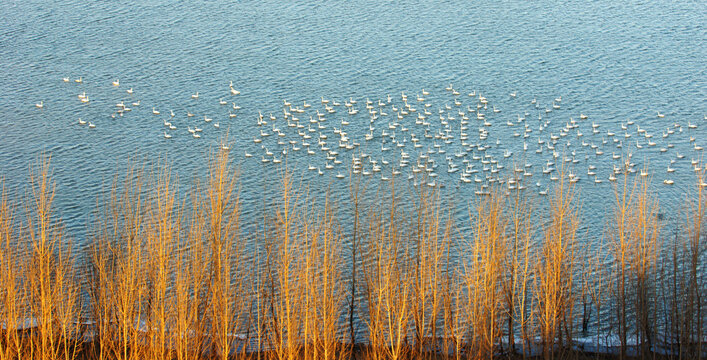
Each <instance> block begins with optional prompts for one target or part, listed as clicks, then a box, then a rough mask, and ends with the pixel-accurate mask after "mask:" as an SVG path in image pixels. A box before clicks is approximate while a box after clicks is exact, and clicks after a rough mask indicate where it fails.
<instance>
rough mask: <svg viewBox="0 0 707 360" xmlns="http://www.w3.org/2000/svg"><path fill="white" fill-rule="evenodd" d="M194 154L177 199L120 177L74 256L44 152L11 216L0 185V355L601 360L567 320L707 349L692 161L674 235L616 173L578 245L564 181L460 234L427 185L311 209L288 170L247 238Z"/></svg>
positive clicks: (220, 187)
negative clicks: (593, 227) (593, 226)
mask: <svg viewBox="0 0 707 360" xmlns="http://www.w3.org/2000/svg"><path fill="white" fill-rule="evenodd" d="M209 161H210V166H209V170H208V172H207V173H206V176H205V177H204V179H199V180H196V181H195V183H196V186H195V187H194V188H193V189H191V190H189V191H187V192H182V191H180V189H179V182H178V180H177V178H176V177H175V176H174V175H173V173H172V170H171V168H170V166H169V165H167V164H165V163H162V164H161V165H158V166H153V167H150V168H149V170H145V168H143V167H141V166H135V165H134V164H133V165H132V166H129V170H128V171H127V172H126V173H124V174H122V175H121V176H116V178H115V180H114V182H113V185H112V186H111V187H110V190H109V193H107V194H105V195H104V196H103V197H101V198H100V199H99V201H98V204H99V205H98V207H97V210H96V213H95V216H94V217H93V220H92V221H93V222H92V223H90V224H89V226H88V228H89V230H90V238H89V244H87V247H86V249H87V251H86V253H85V256H84V259H85V260H84V261H85V266H83V267H79V266H77V264H78V262H77V259H78V258H79V256H80V255H81V254H79V253H77V252H76V251H75V249H74V247H72V243H71V241H70V240H69V237H68V236H67V234H66V232H65V231H64V228H63V225H62V223H61V221H60V220H59V218H58V217H57V216H56V215H55V214H54V213H53V210H52V208H53V206H52V205H53V204H52V202H53V199H54V195H55V187H54V183H53V182H52V180H51V166H50V162H49V158H47V157H41V158H40V159H39V161H38V162H37V164H36V166H33V167H31V168H30V179H29V182H28V184H29V187H28V189H27V193H26V196H25V197H24V198H22V200H23V201H22V204H23V206H22V207H21V208H18V207H16V206H15V205H14V204H13V201H12V200H13V199H12V198H11V197H10V194H9V193H8V192H7V191H6V190H5V189H4V188H3V190H2V193H1V194H0V320H1V321H2V329H1V332H0V360H4V359H75V358H78V357H80V358H82V359H99V360H109V359H110V360H113V359H121V360H123V359H124V360H129V359H130V360H131V359H160V360H166V359H178V360H196V359H222V360H226V359H250V358H252V359H288V360H294V359H332V360H333V359H349V358H357V359H376V360H378V359H381V360H382V359H412V358H415V359H417V358H426V359H440V358H444V359H452V358H453V359H462V358H466V359H468V358H475V359H482V358H487V359H491V358H534V357H542V358H546V359H552V358H594V357H596V358H600V357H601V356H599V355H598V354H581V353H578V352H576V351H574V350H573V349H572V344H573V341H574V337H575V334H576V333H577V331H578V329H579V328H580V327H581V329H582V330H583V331H584V332H585V333H586V332H588V331H589V330H588V329H590V328H592V329H596V336H597V343H596V344H595V345H596V346H597V347H599V343H598V341H599V338H600V336H601V335H604V334H605V333H604V332H602V329H605V328H607V327H608V328H610V329H611V331H612V332H613V331H616V333H615V334H618V335H619V339H620V349H619V352H618V354H617V356H618V357H619V358H628V357H630V356H631V354H632V353H633V352H634V351H635V355H636V356H638V357H640V358H654V357H655V358H661V357H660V356H658V355H657V354H656V353H655V352H654V351H655V349H658V348H662V349H667V351H672V354H674V355H675V358H699V357H700V356H704V351H703V342H702V341H700V340H701V339H702V338H703V337H704V329H703V328H704V310H703V309H704V301H705V300H704V295H703V294H704V293H705V291H706V290H707V289H705V281H704V275H703V274H702V271H701V270H702V269H704V267H705V261H706V259H705V245H704V244H705V241H704V238H705V235H704V232H703V231H702V229H703V227H702V226H703V223H704V221H705V204H707V201H706V199H707V196H706V194H705V192H704V187H703V186H702V185H701V184H703V183H704V180H705V172H704V170H701V171H700V172H697V173H696V175H697V183H698V186H697V187H695V188H694V190H693V192H691V193H690V194H689V195H688V197H687V201H686V202H685V204H686V205H685V212H684V216H685V217H684V219H685V220H683V221H681V224H682V226H681V229H676V232H675V233H674V236H672V235H671V238H670V239H671V241H666V242H665V243H663V241H661V239H662V238H661V231H660V230H661V229H662V227H664V226H665V225H664V224H661V222H660V220H659V216H658V212H659V207H658V203H657V200H656V199H655V197H653V196H652V195H651V193H650V189H651V187H650V181H649V179H648V178H643V177H636V176H634V177H630V176H625V177H623V179H622V180H621V182H619V183H618V185H617V187H616V188H615V191H614V195H615V197H614V200H615V201H614V206H613V209H614V211H613V213H611V216H610V217H609V218H608V219H607V226H606V232H605V238H606V239H605V242H602V243H601V244H588V245H587V246H585V247H584V248H582V249H580V247H579V246H578V243H579V241H580V240H579V239H578V234H577V232H578V228H579V226H580V222H579V221H580V220H579V219H580V218H579V195H578V193H577V192H576V191H575V189H574V188H573V186H572V183H571V182H569V181H567V179H566V178H564V177H563V178H562V180H560V181H558V182H557V183H556V184H555V188H554V192H553V194H552V195H551V196H550V197H549V198H548V201H547V204H543V203H541V202H539V201H537V200H536V199H534V198H532V197H530V196H529V195H528V194H527V193H526V192H524V191H521V190H518V189H515V190H514V191H512V192H505V191H502V190H501V189H500V188H497V189H494V190H493V191H492V192H491V195H490V196H481V197H474V198H473V201H472V202H471V203H470V207H469V209H470V210H469V224H468V226H467V225H466V224H463V223H461V222H459V223H458V222H457V220H456V219H455V218H454V216H453V215H452V210H451V209H453V208H454V206H453V204H449V203H446V202H444V201H442V199H441V197H440V193H439V190H438V189H436V188H430V187H427V186H420V187H415V188H404V187H403V190H409V191H399V188H400V185H401V184H400V183H396V182H395V181H391V182H386V183H383V185H381V186H380V187H379V188H378V190H377V193H376V194H375V196H373V197H372V198H373V200H371V201H367V199H368V197H367V196H366V195H367V194H366V193H367V192H368V191H369V190H368V185H367V184H363V183H361V181H360V178H359V179H358V182H356V179H353V180H352V182H351V183H350V188H349V190H350V199H351V203H349V204H347V203H341V202H337V203H335V202H333V201H332V199H331V198H330V197H329V195H328V194H327V196H325V197H323V198H322V199H321V202H319V201H318V200H319V199H315V198H311V197H310V196H309V195H308V189H306V188H303V187H302V186H301V185H298V183H297V181H296V180H295V177H294V174H293V173H292V172H288V171H286V170H283V171H282V172H281V174H280V176H279V184H278V186H277V187H278V189H279V194H278V196H277V198H276V199H275V200H274V202H273V203H272V206H269V207H267V208H265V209H264V211H263V212H262V213H261V214H262V219H263V223H262V227H260V228H259V230H258V231H257V233H255V234H252V233H247V232H245V231H244V230H243V229H244V227H243V224H242V223H243V222H247V224H248V225H250V223H251V221H252V220H253V219H244V218H243V217H242V214H241V204H240V194H239V187H238V186H239V185H238V179H239V176H238V172H237V171H236V170H235V167H234V165H233V163H232V160H231V159H230V158H229V156H228V152H217V153H214V154H211V156H210V159H209ZM423 183H424V182H423ZM545 205H547V206H546V207H547V210H543V209H545ZM342 209H347V210H348V209H350V210H351V214H352V216H351V218H348V217H345V216H344V215H343V214H345V213H346V211H342ZM446 209H450V210H449V212H447V210H446ZM344 244H350V246H351V247H350V248H348V247H346V246H345V245H344ZM605 245H606V246H605ZM580 259H582V261H581V262H579V260H580ZM578 311H581V313H582V316H581V321H580V319H579V318H580V317H579V316H576V315H575V313H576V312H577V313H578ZM608 314H611V316H608V317H607V315H608ZM356 319H358V320H359V321H360V325H359V323H357V322H356ZM356 326H363V327H365V329H364V330H365V331H362V333H361V336H359V337H360V338H359V339H357V338H356V336H357V333H358V332H357V330H356ZM611 334H613V333H611ZM84 342H85V343H84ZM631 343H636V344H638V345H637V346H636V347H635V348H632V347H631V346H630V345H629V344H631ZM668 357H669V356H668ZM663 358H664V357H663Z"/></svg>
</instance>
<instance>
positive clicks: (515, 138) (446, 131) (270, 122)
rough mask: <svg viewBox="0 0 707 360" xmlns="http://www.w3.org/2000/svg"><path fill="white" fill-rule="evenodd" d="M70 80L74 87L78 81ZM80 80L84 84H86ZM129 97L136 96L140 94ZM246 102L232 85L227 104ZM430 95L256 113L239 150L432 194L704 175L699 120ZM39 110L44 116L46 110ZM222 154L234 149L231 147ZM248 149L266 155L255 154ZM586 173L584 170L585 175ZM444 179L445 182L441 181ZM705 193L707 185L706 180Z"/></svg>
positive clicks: (471, 95)
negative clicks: (659, 165) (407, 184)
mask: <svg viewBox="0 0 707 360" xmlns="http://www.w3.org/2000/svg"><path fill="white" fill-rule="evenodd" d="M63 81H64V82H67V83H68V82H71V79H70V78H63ZM74 82H76V83H82V82H83V78H77V79H74ZM112 86H113V87H116V88H118V87H120V86H121V85H120V81H119V80H117V79H116V80H115V81H113V82H112ZM126 92H127V94H130V95H132V94H133V93H134V92H133V89H132V88H130V89H127V90H126ZM440 92H441V90H440ZM239 94H240V92H239V91H238V90H236V89H235V88H234V87H233V82H231V83H230V84H229V91H228V93H226V94H225V96H224V97H229V96H231V97H232V96H236V95H239ZM429 95H430V93H429V92H428V91H425V90H424V89H422V90H421V91H420V92H418V93H417V94H415V95H414V96H413V95H407V94H405V92H402V93H401V94H400V96H395V97H393V96H391V95H388V96H387V97H386V98H385V99H377V100H374V101H371V100H369V99H368V98H367V99H365V100H363V99H359V101H361V103H360V104H359V101H357V100H356V99H354V98H353V97H350V98H349V99H348V100H343V101H337V100H334V99H325V98H324V97H322V98H321V99H320V101H317V102H318V103H319V104H316V106H313V105H312V104H311V103H308V102H307V101H302V102H301V103H299V102H298V103H297V104H293V103H290V102H289V101H287V100H283V106H282V109H278V110H277V111H275V112H270V113H269V115H267V116H264V115H263V113H262V111H258V115H257V116H256V117H255V118H254V119H253V120H248V121H247V124H244V125H245V126H240V127H239V129H245V130H243V131H245V132H252V133H249V134H240V135H243V137H244V138H247V139H252V142H253V143H254V144H256V145H247V144H246V143H243V144H242V150H241V151H244V155H245V157H246V158H252V157H255V158H256V159H257V158H259V160H260V162H262V163H263V164H277V163H282V162H283V160H284V159H285V158H287V157H288V156H297V155H296V154H301V156H300V157H298V158H297V161H295V163H307V164H308V165H307V168H308V170H310V171H316V172H317V173H318V174H319V175H324V174H325V172H327V171H328V172H331V173H332V174H334V176H335V177H336V178H345V177H346V176H356V175H362V176H377V177H380V179H381V180H382V181H390V180H391V179H392V178H393V177H396V176H403V177H405V176H406V177H407V179H409V180H411V181H413V183H414V185H415V186H418V185H423V184H424V185H427V186H431V187H435V186H445V185H449V184H456V185H457V186H461V184H466V183H471V184H475V185H476V191H475V193H476V194H478V195H486V194H490V191H491V187H492V186H493V185H494V184H495V185H501V186H506V187H507V189H508V190H509V191H510V190H514V189H517V190H523V189H526V188H527V187H530V184H532V182H533V181H534V182H535V186H536V188H537V189H538V193H539V194H540V195H546V194H547V193H548V189H549V186H548V184H549V183H550V182H552V181H557V180H559V178H560V176H567V178H568V179H569V181H570V182H572V183H575V182H578V181H580V180H581V179H582V177H583V175H581V174H582V173H584V169H586V177H587V178H588V181H590V182H593V183H595V184H600V183H602V182H604V181H605V180H608V181H616V179H617V176H620V175H621V174H626V173H635V172H637V171H638V172H639V174H640V175H641V176H648V175H649V171H648V170H647V169H646V168H643V169H641V168H640V167H639V166H637V165H636V164H635V163H634V162H633V160H632V159H633V158H634V156H635V155H636V154H639V153H640V154H641V155H643V156H644V157H650V156H653V155H651V154H655V156H670V161H669V165H668V168H667V169H666V171H665V173H663V176H662V177H663V183H664V184H666V185H673V184H674V180H673V179H672V178H671V175H672V174H673V173H674V172H675V171H676V167H675V164H676V163H678V162H681V161H690V167H691V168H692V169H693V170H694V171H695V172H702V173H704V166H703V165H702V150H703V147H702V143H703V142H704V140H705V136H704V133H702V132H700V130H699V129H698V124H697V123H696V122H692V121H687V124H681V123H679V122H675V121H673V120H668V119H666V118H665V115H664V114H661V113H660V112H657V114H656V115H655V116H657V118H658V121H659V122H660V123H661V127H662V128H663V129H664V130H655V129H652V130H651V129H649V127H645V128H644V127H641V124H637V123H635V121H632V120H628V121H626V122H624V123H621V124H615V126H616V128H607V129H602V127H609V126H610V125H609V124H605V123H604V124H601V125H600V124H597V123H596V122H594V121H593V120H592V119H590V118H589V117H588V116H586V115H584V114H581V113H580V114H562V110H561V109H562V106H563V103H562V97H561V96H559V97H557V98H554V99H552V101H551V102H549V104H548V105H547V106H541V105H540V102H539V101H538V100H537V99H535V98H533V99H532V100H531V101H530V110H529V111H523V112H522V114H513V115H506V114H500V113H501V109H500V108H497V106H496V105H494V104H492V102H491V100H489V99H488V98H487V97H485V96H484V95H482V94H481V92H480V91H478V92H477V91H471V92H468V93H465V94H463V95H462V94H461V93H460V92H459V91H458V90H457V89H455V88H454V87H453V86H452V85H451V84H450V85H449V86H448V87H446V88H445V91H444V93H443V94H441V95H440V96H438V98H443V99H446V101H444V100H443V104H441V105H438V106H433V105H432V102H431V101H428V96H429ZM509 97H510V101H512V102H520V103H523V101H522V100H520V99H519V98H518V96H517V93H516V92H513V93H511V94H509ZM78 99H79V101H81V102H82V103H88V102H89V101H90V100H89V97H88V96H87V95H86V93H85V92H82V93H80V94H78ZM199 99H200V96H199V92H196V93H194V94H192V95H191V101H199ZM201 101H204V100H201ZM140 105H141V104H140V101H139V100H135V101H132V102H129V103H126V102H125V101H120V102H119V103H117V104H115V109H114V111H112V114H111V116H112V117H117V116H123V115H124V114H125V113H127V112H130V111H131V110H132V109H133V108H138V107H139V106H140ZM219 105H221V106H227V105H229V101H226V100H224V98H223V97H222V98H220V99H219ZM35 106H36V107H37V108H39V109H42V108H43V107H44V102H39V103H37V104H36V105H35ZM240 109H241V108H240V106H238V105H236V103H235V102H233V101H231V102H230V107H229V111H228V114H227V117H228V119H234V118H236V116H237V112H238V110H240ZM152 114H153V116H154V117H155V118H158V119H161V122H162V125H163V126H164V130H163V131H162V133H163V134H162V136H163V137H164V138H165V139H171V138H172V137H173V136H176V134H178V132H176V131H175V130H177V127H176V126H175V125H174V124H173V123H172V119H173V118H175V117H176V116H177V115H176V114H175V112H174V111H173V110H170V111H169V117H161V112H160V111H159V110H158V107H157V106H155V107H152ZM273 114H277V115H273ZM570 115H572V116H570ZM575 117H576V119H575ZM186 118H187V119H188V120H191V121H193V122H194V123H195V124H197V121H198V123H201V121H202V119H201V118H200V117H195V114H193V113H191V112H189V111H187V114H186ZM196 119H198V120H196ZM703 120H707V116H705V117H704V119H703ZM78 124H79V125H81V126H84V125H87V126H88V127H89V128H95V124H93V123H92V122H90V121H88V122H87V121H85V120H81V119H79V120H78ZM202 124H203V125H205V124H209V125H212V126H214V127H215V128H220V123H219V121H218V120H217V121H213V118H210V117H209V116H208V115H203V123H202ZM202 131H203V129H202V128H200V127H199V126H198V125H194V126H193V127H192V126H188V127H187V132H188V134H189V136H191V137H193V138H200V137H201V134H202ZM679 134H683V136H680V135H679ZM654 135H655V136H654ZM502 138H503V139H504V141H503V142H502V141H501V139H502ZM673 140H674V141H675V142H673ZM249 141H250V140H248V142H249ZM680 141H683V142H687V143H689V147H687V146H680V148H682V149H690V150H689V153H687V154H681V153H680V152H679V151H678V150H676V149H674V148H675V146H674V144H675V143H678V142H680ZM506 143H507V144H508V145H509V146H505V145H506ZM521 144H522V145H521ZM683 145H684V144H683ZM220 146H221V148H222V149H223V150H230V147H229V145H228V144H225V143H222V144H221V145H220ZM246 148H251V150H252V148H256V149H257V148H259V149H258V150H257V151H250V152H249V151H248V150H244V149H246ZM513 151H516V153H515V154H514V152H513ZM254 155H255V156H254ZM688 157H689V159H687V158H688ZM602 159H603V160H605V161H603V160H602ZM322 162H323V166H322ZM534 164H538V165H534ZM607 164H611V165H610V167H608V166H607ZM322 168H323V169H322ZM579 168H583V170H582V171H581V172H578V171H577V170H578V169H579ZM504 169H505V170H504ZM558 169H559V170H558ZM457 173H458V175H457ZM534 173H538V174H537V175H535V176H534ZM539 173H541V174H539ZM606 173H608V176H606ZM659 173H660V172H655V173H654V174H653V175H654V176H657V175H658V174H659ZM439 174H444V175H443V176H441V177H438V175H439ZM703 178H704V177H703ZM700 185H701V186H703V187H707V184H705V183H704V182H702V183H701V184H700Z"/></svg>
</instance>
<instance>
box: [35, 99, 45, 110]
mask: <svg viewBox="0 0 707 360" xmlns="http://www.w3.org/2000/svg"><path fill="white" fill-rule="evenodd" d="M34 106H36V107H37V109H42V108H44V100H42V101H40V102H38V103H36V104H34Z"/></svg>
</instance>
